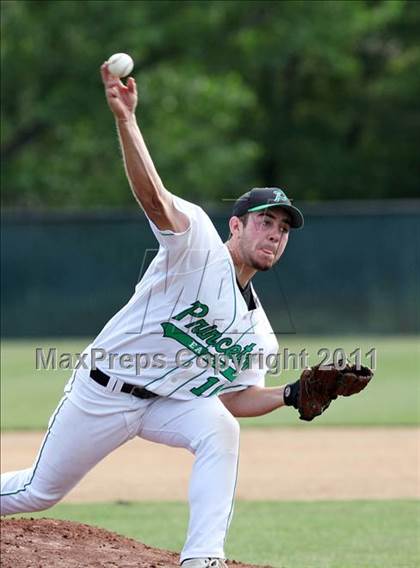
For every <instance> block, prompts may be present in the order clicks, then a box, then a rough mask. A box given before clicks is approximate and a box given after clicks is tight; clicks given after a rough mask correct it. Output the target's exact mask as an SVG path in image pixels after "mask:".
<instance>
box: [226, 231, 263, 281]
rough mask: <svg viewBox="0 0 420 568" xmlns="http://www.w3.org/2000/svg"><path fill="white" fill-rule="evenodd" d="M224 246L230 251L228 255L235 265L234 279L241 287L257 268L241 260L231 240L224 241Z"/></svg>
mask: <svg viewBox="0 0 420 568" xmlns="http://www.w3.org/2000/svg"><path fill="white" fill-rule="evenodd" d="M226 246H227V249H228V251H229V252H230V256H231V257H232V261H233V264H234V266H235V273H236V279H237V280H238V282H239V284H240V286H241V288H242V289H243V288H245V286H246V285H247V284H248V282H249V281H250V280H251V278H252V277H253V276H254V274H256V273H257V270H256V269H255V268H253V267H252V266H248V265H247V264H245V263H244V262H243V261H242V259H241V256H240V254H239V251H238V250H237V248H236V247H235V246H232V241H228V242H227V243H226Z"/></svg>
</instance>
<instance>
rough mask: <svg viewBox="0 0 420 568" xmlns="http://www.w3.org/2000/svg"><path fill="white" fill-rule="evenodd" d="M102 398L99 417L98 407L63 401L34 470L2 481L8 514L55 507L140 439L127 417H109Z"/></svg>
mask: <svg viewBox="0 0 420 568" xmlns="http://www.w3.org/2000/svg"><path fill="white" fill-rule="evenodd" d="M98 388H101V387H98ZM97 396H98V401H97V404H98V408H96V412H95V408H94V407H93V409H92V412H86V411H85V410H82V409H81V408H79V407H78V406H77V405H76V404H74V402H72V400H69V398H67V396H66V397H64V398H63V399H62V400H61V402H60V404H59V405H58V407H57V410H56V411H55V412H54V414H53V416H52V417H51V420H50V423H49V427H48V431H47V433H46V435H45V437H44V440H43V442H42V445H41V448H40V450H39V453H38V456H37V458H36V460H35V462H34V464H33V466H32V467H31V468H29V469H25V470H21V471H14V472H9V473H5V474H3V475H2V476H1V490H0V496H1V509H0V510H1V514H2V515H8V514H13V513H22V512H31V511H39V510H42V509H46V508H48V507H51V506H52V505H54V504H55V503H57V502H58V501H59V500H60V499H61V498H62V497H64V495H66V493H68V492H69V491H70V490H71V489H72V488H73V487H74V486H75V485H76V484H77V483H78V481H79V480H80V479H82V477H83V476H84V475H85V474H86V473H87V472H88V471H89V470H90V469H91V468H92V467H93V466H94V465H96V464H97V463H98V462H99V461H100V460H102V459H103V458H104V457H105V456H106V455H108V454H109V453H110V452H111V451H112V450H114V449H115V448H117V447H118V446H120V445H121V444H123V443H124V442H125V441H127V440H128V439H129V438H130V437H132V436H133V435H134V433H135V431H132V432H130V431H129V427H128V422H129V420H130V419H127V417H126V416H125V414H126V413H124V412H111V411H109V412H108V413H107V414H104V413H103V407H100V404H101V393H100V391H98V393H97ZM117 396H121V395H117ZM91 404H92V403H91ZM99 411H102V414H100V413H99Z"/></svg>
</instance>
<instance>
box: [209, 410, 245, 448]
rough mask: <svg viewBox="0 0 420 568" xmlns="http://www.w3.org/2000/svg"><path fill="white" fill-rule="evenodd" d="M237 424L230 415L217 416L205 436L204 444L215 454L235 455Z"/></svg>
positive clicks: (237, 433) (237, 434)
mask: <svg viewBox="0 0 420 568" xmlns="http://www.w3.org/2000/svg"><path fill="white" fill-rule="evenodd" d="M239 434H240V428H239V422H238V421H237V420H236V418H234V417H233V416H232V415H231V414H229V413H225V414H223V415H221V416H218V417H217V419H216V420H214V422H213V423H212V427H211V429H210V430H209V432H208V436H206V440H205V443H206V445H210V446H211V447H212V448H213V449H214V450H215V451H216V452H217V453H229V454H232V453H233V454H237V453H238V451H239Z"/></svg>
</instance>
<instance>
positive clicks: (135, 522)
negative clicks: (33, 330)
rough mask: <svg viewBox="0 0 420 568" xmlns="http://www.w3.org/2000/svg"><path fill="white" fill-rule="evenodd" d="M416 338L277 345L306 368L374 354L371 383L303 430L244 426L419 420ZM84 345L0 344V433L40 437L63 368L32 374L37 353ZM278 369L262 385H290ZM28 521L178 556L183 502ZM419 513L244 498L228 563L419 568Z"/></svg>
mask: <svg viewBox="0 0 420 568" xmlns="http://www.w3.org/2000/svg"><path fill="white" fill-rule="evenodd" d="M419 343H420V342H419V338H417V337H410V338H407V337H365V338H362V339H361V338H358V339H356V338H350V337H347V338H331V337H330V338H322V337H317V338H299V339H298V338H296V337H292V338H289V337H286V338H282V342H281V347H286V346H287V347H288V348H289V350H290V351H291V352H299V351H300V350H301V349H302V348H304V347H305V348H306V350H307V351H308V353H310V354H311V363H315V362H318V361H319V358H317V352H318V349H319V348H321V347H328V348H330V349H335V348H337V347H342V348H343V349H344V350H345V352H346V353H350V352H351V351H353V350H354V349H355V348H356V347H360V348H361V349H362V352H364V353H365V352H367V351H368V350H369V349H371V348H372V347H375V348H376V349H377V369H376V374H375V377H374V379H373V381H372V383H371V384H370V385H369V387H368V388H367V389H366V391H364V392H362V393H360V394H359V395H357V396H355V397H352V398H350V399H339V400H338V401H335V402H334V404H333V405H332V406H331V408H330V409H328V412H327V413H326V414H325V415H324V416H322V417H320V418H319V419H317V420H316V421H314V422H313V423H311V424H310V425H309V424H306V423H302V422H300V421H299V420H297V417H296V413H295V412H294V411H292V410H290V409H287V408H286V409H281V410H280V411H278V412H273V413H271V414H270V415H267V416H265V417H261V418H255V419H244V420H242V425H243V426H244V427H248V426H253V427H255V426H258V427H264V426H266V427H287V426H290V425H293V426H300V427H305V428H306V427H310V428H316V427H317V426H320V425H323V426H326V425H330V426H333V425H339V426H361V425H366V426H371V427H374V426H388V427H392V426H397V425H406V426H409V425H417V424H418V423H419V416H420V409H419V381H418V378H419V376H420V355H419V347H418V346H419ZM86 344H87V341H82V340H77V341H75V340H60V341H55V340H53V341H47V340H42V341H38V342H33V341H4V342H3V344H2V360H1V371H2V382H1V395H2V396H1V426H2V429H4V430H39V429H41V430H43V429H45V427H46V424H47V422H48V418H49V416H50V414H51V412H52V411H53V410H54V408H55V406H56V404H57V402H58V400H59V399H60V397H61V394H62V390H63V386H64V384H65V382H66V381H67V379H68V378H69V376H70V372H69V371H35V347H43V348H44V349H45V348H48V347H51V346H56V347H57V348H58V350H59V351H60V352H79V351H81V350H82V349H83V348H84V346H85V345H86ZM297 375H298V373H297V372H292V371H289V372H284V373H281V375H280V376H276V377H272V378H270V379H269V380H268V384H270V385H275V384H284V383H286V382H289V381H292V380H295V378H296V377H297ZM27 516H36V517H45V516H47V517H57V518H64V519H69V520H75V521H79V522H85V523H89V524H94V525H97V526H101V527H104V528H107V529H110V530H114V531H116V532H118V533H120V534H124V535H127V536H131V537H133V538H136V539H138V540H140V541H142V542H145V543H146V544H149V545H152V546H157V547H161V548H169V549H172V550H176V551H179V550H180V549H181V547H182V544H183V541H184V535H185V529H186V525H187V518H188V512H187V506H186V504H185V503H158V502H151V503H102V504H83V505H73V504H59V505H57V506H56V507H54V508H53V509H51V510H49V511H47V512H42V513H39V514H30V515H27ZM419 519H420V507H419V502H418V501H415V500H412V501H409V500H407V501H402V500H401V501H400V500H394V501H346V502H342V501H334V502H296V503H293V502H247V501H240V502H238V503H237V505H236V512H235V515H234V519H233V522H232V527H231V530H230V532H229V537H228V540H227V549H226V551H227V554H228V556H229V558H234V559H240V560H242V561H245V562H253V563H257V564H269V565H271V566H273V567H275V568H415V567H417V566H419V565H420V521H419Z"/></svg>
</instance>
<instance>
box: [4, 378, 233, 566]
mask: <svg viewBox="0 0 420 568" xmlns="http://www.w3.org/2000/svg"><path fill="white" fill-rule="evenodd" d="M110 382H111V381H110ZM134 436H140V437H141V438H145V439H146V440H151V441H153V442H157V443H160V444H166V445H168V446H175V447H181V448H186V449H187V450H189V451H190V452H192V453H194V454H195V461H194V466H193V470H192V474H191V479H190V486H189V505H190V519H189V526H188V534H187V539H186V542H185V546H184V548H183V551H182V553H181V562H182V560H184V559H186V558H199V557H216V558H224V550H223V547H224V541H225V537H226V533H227V530H228V527H229V523H230V518H231V515H232V510H233V498H234V492H235V485H236V476H237V464H238V452H239V425H238V422H237V421H236V419H235V418H234V417H233V416H232V415H231V414H230V412H229V411H228V410H227V409H226V408H225V407H224V405H223V404H222V402H221V401H220V400H219V399H218V398H217V397H211V398H202V399H201V398H197V399H193V400H189V401H179V400H175V399H170V398H161V397H159V398H152V399H138V398H135V397H133V396H131V395H128V394H124V393H119V392H112V391H111V388H110V386H108V387H102V386H100V385H98V384H96V383H95V382H94V381H93V380H92V379H90V378H89V375H88V371H85V370H80V371H77V373H76V374H75V375H74V376H73V377H72V379H71V380H70V381H69V383H68V385H67V387H66V389H65V396H64V397H63V398H62V400H61V401H60V403H59V405H58V407H57V409H56V411H55V412H54V414H53V415H52V417H51V419H50V422H49V425H48V431H47V433H46V435H45V438H44V440H43V443H42V446H41V448H40V450H39V453H38V456H37V458H36V460H35V462H34V464H33V466H32V467H31V468H29V469H25V470H20V471H14V472H9V473H5V474H3V475H2V476H1V509H0V511H1V514H2V515H10V514H15V513H22V512H32V511H40V510H43V509H47V508H48V507H51V506H53V505H54V504H55V503H57V502H58V501H60V499H62V498H63V497H64V496H65V495H66V494H67V493H68V492H69V491H70V490H71V489H72V488H73V487H74V486H75V485H76V484H77V483H78V482H79V480H80V479H82V477H83V476H84V475H85V474H86V473H87V472H88V471H89V470H90V469H91V468H92V467H93V466H94V465H96V464H97V463H98V462H99V461H100V460H102V459H103V458H104V457H106V456H107V455H108V454H109V453H110V452H112V451H113V450H114V449H115V448H117V447H118V446H121V445H122V444H124V442H126V441H127V440H130V439H132V438H134ZM139 463H141V456H139ZM121 482H122V483H123V482H124V479H122V480H121Z"/></svg>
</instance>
